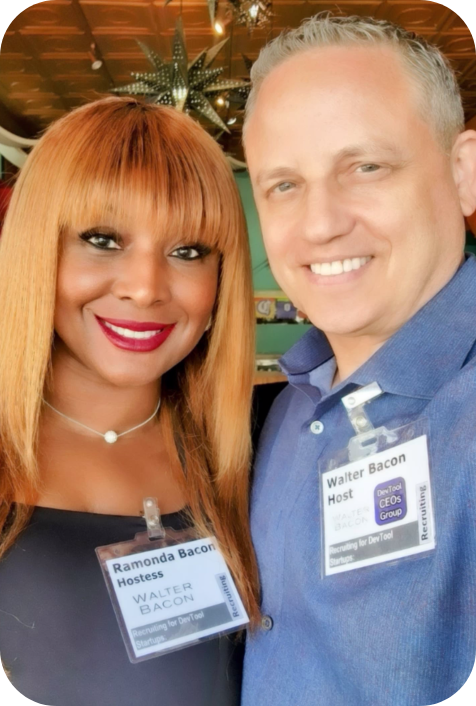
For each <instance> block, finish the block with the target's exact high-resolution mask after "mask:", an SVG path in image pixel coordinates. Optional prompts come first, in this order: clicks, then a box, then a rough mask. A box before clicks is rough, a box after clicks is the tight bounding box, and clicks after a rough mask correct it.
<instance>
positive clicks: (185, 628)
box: [96, 498, 249, 663]
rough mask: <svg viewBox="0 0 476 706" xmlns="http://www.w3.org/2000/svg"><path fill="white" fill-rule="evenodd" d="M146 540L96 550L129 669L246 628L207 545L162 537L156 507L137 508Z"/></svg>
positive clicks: (169, 533) (219, 561) (182, 535)
mask: <svg viewBox="0 0 476 706" xmlns="http://www.w3.org/2000/svg"><path fill="white" fill-rule="evenodd" d="M144 519H145V521H146V523H147V532H140V533H139V534H136V536H135V538H134V539H131V540H130V541H126V542H120V543H118V544H111V545H108V546H104V547H98V548H97V549H96V554H97V556H98V559H99V562H100V565H101V569H102V571H103V575H104V579H105V581H106V586H107V589H108V591H109V596H110V598H111V601H112V605H113V608H114V612H115V614H116V618H117V621H118V623H119V628H120V630H121V634H122V637H123V639H124V643H125V646H126V650H127V654H128V656H129V659H130V661H131V662H132V663H138V662H142V661H144V660H147V659H151V658H153V657H158V656H160V655H163V654H167V653H169V652H173V651H175V650H180V649H183V648H185V647H189V646H191V645H194V644H197V643H199V642H203V641H205V640H211V639H214V638H216V637H219V636H221V635H226V634H228V633H230V632H234V631H236V630H238V629H240V628H243V627H245V626H246V625H247V624H248V622H249V619H248V615H247V614H246V611H245V608H244V606H243V604H242V602H241V599H240V596H239V594H238V591H237V590H236V587H235V584H234V582H233V579H232V577H231V575H230V572H229V570H228V567H227V565H226V563H225V560H224V559H223V557H222V555H221V553H220V551H219V549H218V547H217V542H216V539H215V538H214V537H207V538H205V539H203V538H197V535H196V533H194V531H193V530H190V529H187V530H180V531H177V530H173V529H169V528H167V529H164V527H163V526H162V522H161V518H160V513H159V509H158V507H157V500H156V499H155V498H146V499H145V500H144Z"/></svg>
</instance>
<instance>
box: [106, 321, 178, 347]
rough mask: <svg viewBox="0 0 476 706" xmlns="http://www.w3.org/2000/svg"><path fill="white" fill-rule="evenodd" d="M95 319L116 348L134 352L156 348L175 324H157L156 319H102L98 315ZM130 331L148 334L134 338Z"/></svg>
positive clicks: (165, 338)
mask: <svg viewBox="0 0 476 706" xmlns="http://www.w3.org/2000/svg"><path fill="white" fill-rule="evenodd" d="M96 320H97V322H98V324H99V326H100V327H101V330H102V332H103V333H104V335H105V336H106V337H107V338H108V339H109V340H110V341H111V343H113V344H114V345H115V346H116V347H117V348H121V349H122V350H125V351H133V352H136V353H149V352H150V351H154V350H156V348H159V346H161V345H162V343H164V341H166V340H167V338H168V337H169V335H170V334H171V333H172V331H173V330H174V328H175V324H159V323H157V322H156V321H126V320H124V319H104V318H101V317H99V316H96ZM111 327H114V328H111ZM115 329H116V330H115ZM117 329H120V330H119V331H118V330H117ZM131 332H134V333H137V334H145V333H147V334H149V335H144V336H140V337H137V338H135V337H133V336H131V335H130V333H131Z"/></svg>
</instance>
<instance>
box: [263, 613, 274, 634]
mask: <svg viewBox="0 0 476 706" xmlns="http://www.w3.org/2000/svg"><path fill="white" fill-rule="evenodd" d="M261 627H262V628H263V630H271V628H272V627H273V618H272V617H271V616H270V615H263V617H262V618H261Z"/></svg>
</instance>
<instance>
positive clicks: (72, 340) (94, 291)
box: [55, 213, 219, 386]
mask: <svg viewBox="0 0 476 706" xmlns="http://www.w3.org/2000/svg"><path fill="white" fill-rule="evenodd" d="M135 216H136V217H135V218H131V219H128V224H127V226H124V227H121V228H119V229H118V228H117V226H115V227H112V225H111V224H108V223H98V224H96V225H95V226H94V227H92V228H88V230H87V231H85V232H84V231H81V232H77V231H76V232H75V231H73V230H68V231H67V232H65V233H64V236H63V241H62V248H61V255H60V262H59V267H58V283H57V293H56V309H55V331H56V333H57V336H58V337H59V339H60V340H59V341H58V343H57V345H56V346H55V355H56V356H58V355H60V356H67V357H68V358H69V359H70V362H71V363H73V362H74V364H75V365H78V364H79V366H80V367H81V368H82V371H83V372H86V373H87V374H88V375H92V376H93V377H94V378H97V379H99V380H102V381H105V382H109V383H111V384H114V385H119V386H139V385H144V384H148V383H150V382H152V381H154V380H157V379H159V378H160V377H161V376H162V375H163V374H164V373H165V372H167V370H170V369H171V368H172V367H174V366H175V365H176V364H177V363H179V362H180V361H181V360H183V359H184V358H185V357H186V356H187V355H188V354H189V353H190V352H191V351H192V350H193V348H194V347H195V346H196V345H197V343H198V341H199V340H200V338H201V336H202V334H203V332H204V330H205V328H206V326H207V323H208V321H209V318H210V315H211V312H212V309H213V306H214V303H215V298H216V293H217V283H218V259H219V258H218V254H217V253H216V252H213V251H211V250H210V248H209V247H207V246H205V245H204V244H203V243H200V242H199V240H197V242H196V243H194V244H193V245H190V244H187V245H185V244H184V243H183V242H181V240H180V236H177V237H175V236H173V235H172V236H171V237H170V238H164V237H159V238H158V237H157V233H156V231H157V223H156V222H155V220H154V219H152V218H150V217H146V216H144V215H141V214H140V213H137V214H135ZM111 223H112V222H111Z"/></svg>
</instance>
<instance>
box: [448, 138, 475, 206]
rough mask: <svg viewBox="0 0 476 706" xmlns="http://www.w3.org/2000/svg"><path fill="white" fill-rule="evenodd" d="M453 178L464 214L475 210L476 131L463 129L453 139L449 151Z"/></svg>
mask: <svg viewBox="0 0 476 706" xmlns="http://www.w3.org/2000/svg"><path fill="white" fill-rule="evenodd" d="M451 162H452V169H453V178H454V180H455V184H456V188H457V190H458V195H459V200H460V203H461V210H462V211H463V215H464V216H471V214H473V213H474V212H475V211H476V131H475V130H465V132H462V133H461V134H460V135H458V137H457V138H456V140H455V143H454V145H453V149H452V152H451Z"/></svg>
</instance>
